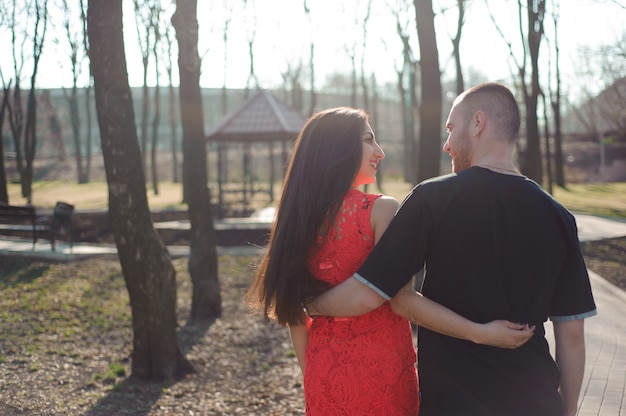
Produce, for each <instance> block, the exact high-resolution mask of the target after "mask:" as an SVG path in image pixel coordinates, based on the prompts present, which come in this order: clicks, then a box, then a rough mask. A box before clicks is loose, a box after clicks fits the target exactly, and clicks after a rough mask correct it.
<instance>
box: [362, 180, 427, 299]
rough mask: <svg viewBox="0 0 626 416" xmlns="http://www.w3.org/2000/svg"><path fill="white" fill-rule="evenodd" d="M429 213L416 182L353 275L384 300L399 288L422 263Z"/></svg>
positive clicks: (389, 297) (424, 253)
mask: <svg viewBox="0 0 626 416" xmlns="http://www.w3.org/2000/svg"><path fill="white" fill-rule="evenodd" d="M431 223H432V215H431V212H430V210H429V209H428V205H427V203H426V200H425V198H424V197H423V195H422V189H421V188H420V186H418V187H416V188H415V189H414V190H413V192H411V194H410V195H409V196H408V197H407V198H406V199H405V200H404V201H403V202H402V205H401V206H400V209H399V210H398V212H397V213H396V215H395V217H394V218H393V220H392V221H391V223H390V224H389V226H388V227H387V230H386V231H385V233H384V234H383V235H382V237H381V239H380V240H379V242H378V244H376V246H375V247H374V249H373V250H372V252H371V253H370V255H369V256H368V258H367V260H366V261H365V262H364V263H363V265H361V268H359V270H358V271H357V273H356V276H355V277H356V278H357V279H359V280H360V281H361V282H363V283H365V284H366V285H368V286H370V287H371V288H372V289H374V290H375V291H376V292H378V293H379V294H380V295H381V296H383V297H384V298H386V299H387V300H389V299H391V298H392V297H394V296H395V295H396V293H398V291H399V290H400V289H401V288H403V287H404V286H405V285H406V284H407V283H408V282H409V281H410V280H411V278H412V277H413V275H415V274H416V273H417V272H418V271H420V269H421V268H422V266H423V265H424V260H425V256H426V252H427V242H428V234H429V233H430V228H431Z"/></svg>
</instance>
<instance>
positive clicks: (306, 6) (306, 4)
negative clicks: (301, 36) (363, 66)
mask: <svg viewBox="0 0 626 416" xmlns="http://www.w3.org/2000/svg"><path fill="white" fill-rule="evenodd" d="M304 13H305V14H306V16H307V19H308V20H309V30H310V31H311V44H310V45H309V80H310V82H309V94H310V99H309V111H308V115H309V117H310V116H312V115H313V113H314V112H315V109H316V108H317V92H316V90H315V41H314V40H313V33H314V30H313V20H312V18H311V8H310V5H309V2H308V1H307V0H304Z"/></svg>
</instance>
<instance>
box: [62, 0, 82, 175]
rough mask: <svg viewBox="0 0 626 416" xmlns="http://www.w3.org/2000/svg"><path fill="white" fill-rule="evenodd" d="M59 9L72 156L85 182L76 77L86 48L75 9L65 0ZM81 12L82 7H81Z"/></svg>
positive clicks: (78, 172) (78, 173)
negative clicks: (66, 57) (69, 76)
mask: <svg viewBox="0 0 626 416" xmlns="http://www.w3.org/2000/svg"><path fill="white" fill-rule="evenodd" d="M61 11H62V13H63V29H64V30H65V36H66V40H67V43H68V46H69V48H70V56H69V58H70V68H71V71H72V87H71V90H70V92H69V93H67V92H66V90H65V89H64V90H63V91H64V93H65V98H66V99H67V101H68V105H69V110H70V122H71V125H72V134H73V137H74V158H75V161H76V173H77V175H78V177H77V181H78V183H87V181H88V175H87V172H86V169H85V165H84V162H83V154H82V144H81V134H80V121H81V119H80V116H79V112H78V110H79V106H78V77H79V75H80V72H81V68H82V62H83V60H84V59H85V58H86V56H87V54H86V50H85V49H84V46H85V42H84V40H83V37H84V35H85V34H84V32H83V24H82V22H80V21H79V22H78V24H80V26H79V28H80V29H77V28H76V26H77V22H76V21H75V16H76V11H75V10H74V8H73V7H72V6H70V3H69V2H68V1H67V0H63V3H62V5H61ZM81 12H82V8H81Z"/></svg>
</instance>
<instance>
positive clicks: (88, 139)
mask: <svg viewBox="0 0 626 416" xmlns="http://www.w3.org/2000/svg"><path fill="white" fill-rule="evenodd" d="M79 3H80V18H81V21H82V23H83V49H84V50H85V54H86V55H87V57H89V39H88V36H87V8H86V7H85V0H79ZM92 81H93V77H92V76H91V66H90V67H89V76H88V77H87V85H86V86H85V88H84V90H85V114H86V117H87V133H86V134H85V139H86V143H87V145H86V148H85V159H86V161H85V175H86V177H85V179H86V181H87V182H89V175H90V173H91V155H92V153H93V152H92V148H93V141H92V140H91V125H92V123H91V108H92V104H91V88H92Z"/></svg>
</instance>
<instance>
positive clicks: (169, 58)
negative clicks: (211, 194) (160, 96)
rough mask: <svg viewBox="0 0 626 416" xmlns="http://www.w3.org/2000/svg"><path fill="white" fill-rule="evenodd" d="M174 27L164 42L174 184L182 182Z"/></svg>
mask: <svg viewBox="0 0 626 416" xmlns="http://www.w3.org/2000/svg"><path fill="white" fill-rule="evenodd" d="M172 30H173V28H172V26H171V25H166V26H165V32H164V41H165V47H166V49H167V51H166V52H165V54H164V56H165V72H166V74H167V81H168V84H167V97H168V110H169V113H168V122H169V126H170V151H171V158H172V181H173V182H174V183H178V182H180V179H179V171H180V167H179V164H178V147H179V138H178V117H177V114H178V104H177V100H176V90H177V88H175V87H174V76H173V68H174V62H173V53H174V52H173V50H172V47H173V46H174V38H173V36H175V35H174V34H172Z"/></svg>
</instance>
